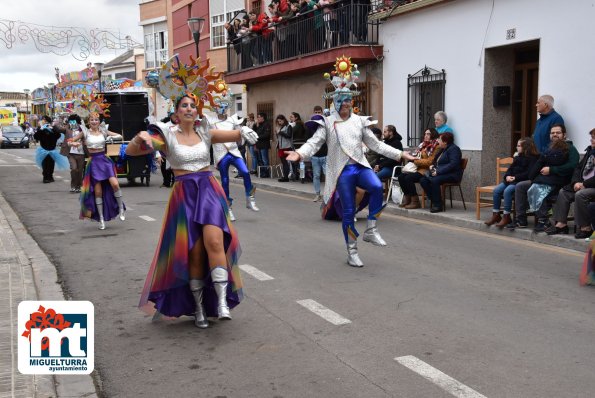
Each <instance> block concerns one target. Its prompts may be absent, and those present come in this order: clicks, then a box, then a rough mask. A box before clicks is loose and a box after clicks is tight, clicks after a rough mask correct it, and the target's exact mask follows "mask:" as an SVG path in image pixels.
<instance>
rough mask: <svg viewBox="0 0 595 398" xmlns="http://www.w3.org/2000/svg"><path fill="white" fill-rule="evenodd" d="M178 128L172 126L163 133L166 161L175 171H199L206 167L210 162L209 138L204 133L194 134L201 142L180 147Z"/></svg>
mask: <svg viewBox="0 0 595 398" xmlns="http://www.w3.org/2000/svg"><path fill="white" fill-rule="evenodd" d="M177 129H178V127H177V126H173V127H172V128H170V129H167V130H166V131H164V135H165V139H166V141H167V161H168V162H169V163H170V164H171V168H172V169H175V170H187V171H199V170H202V169H204V168H205V167H208V166H209V164H210V163H211V162H210V155H209V149H210V145H211V140H210V136H209V135H208V134H206V133H204V132H201V131H197V132H196V133H197V134H198V135H199V137H200V138H201V142H199V143H198V144H196V145H182V144H180V143H178V140H177V138H176V131H177Z"/></svg>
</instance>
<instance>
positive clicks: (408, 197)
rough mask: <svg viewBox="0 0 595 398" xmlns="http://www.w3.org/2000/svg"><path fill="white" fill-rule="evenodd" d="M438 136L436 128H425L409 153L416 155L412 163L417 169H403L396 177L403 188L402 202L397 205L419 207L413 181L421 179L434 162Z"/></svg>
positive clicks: (410, 207) (411, 207)
mask: <svg viewBox="0 0 595 398" xmlns="http://www.w3.org/2000/svg"><path fill="white" fill-rule="evenodd" d="M439 136H440V134H438V132H437V131H436V129H434V128H431V129H427V130H426V132H425V133H424V139H423V141H422V142H421V144H419V145H418V147H417V149H416V150H415V152H412V153H411V154H412V155H413V156H415V157H416V159H415V160H414V161H413V163H414V164H415V166H416V167H417V171H414V172H406V171H403V172H402V173H401V174H399V176H398V177H397V178H398V179H399V185H400V186H401V189H402V190H403V202H402V203H401V204H400V205H399V207H401V208H405V209H409V210H411V209H419V208H420V207H421V205H420V203H419V196H417V188H416V187H415V183H416V182H419V180H421V178H422V177H423V176H424V175H425V174H426V172H427V171H428V170H429V169H430V166H431V165H432V163H433V162H434V157H435V156H436V152H437V151H438V137H439Z"/></svg>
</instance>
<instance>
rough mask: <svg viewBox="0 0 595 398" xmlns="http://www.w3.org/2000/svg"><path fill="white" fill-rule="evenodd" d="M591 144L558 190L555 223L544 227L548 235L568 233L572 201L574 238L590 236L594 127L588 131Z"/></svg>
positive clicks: (594, 182) (594, 191)
mask: <svg viewBox="0 0 595 398" xmlns="http://www.w3.org/2000/svg"><path fill="white" fill-rule="evenodd" d="M589 134H590V135H591V145H590V146H589V147H588V148H587V149H585V156H584V157H583V160H582V161H581V162H580V163H579V164H578V166H576V168H575V169H574V173H573V175H572V180H571V182H570V184H568V185H565V186H564V187H563V188H562V189H560V191H559V192H558V198H557V199H556V204H555V205H554V217H553V218H554V221H555V224H554V225H551V226H549V227H548V228H546V229H545V232H546V233H547V234H548V235H556V234H567V233H568V212H569V211H570V204H571V203H572V202H574V217H575V224H576V226H577V227H578V229H579V230H578V231H577V232H576V234H575V235H574V237H575V238H576V239H585V238H588V237H589V236H591V233H592V232H593V230H592V228H591V217H590V216H589V210H588V207H589V204H590V203H591V202H592V201H595V129H593V130H591V131H590V132H589Z"/></svg>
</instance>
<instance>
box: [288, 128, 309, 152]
mask: <svg viewBox="0 0 595 398" xmlns="http://www.w3.org/2000/svg"><path fill="white" fill-rule="evenodd" d="M287 130H288V132H289V133H290V134H291V139H292V140H293V147H294V148H295V149H299V148H300V147H301V146H302V145H304V143H305V142H306V129H305V127H304V124H303V123H296V124H295V126H293V127H292V126H291V125H290V126H289V127H288V128H287Z"/></svg>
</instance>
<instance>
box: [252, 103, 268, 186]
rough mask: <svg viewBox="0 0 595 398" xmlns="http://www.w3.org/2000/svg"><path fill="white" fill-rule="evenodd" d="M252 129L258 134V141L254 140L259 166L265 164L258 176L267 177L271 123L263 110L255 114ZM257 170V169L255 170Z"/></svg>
mask: <svg viewBox="0 0 595 398" xmlns="http://www.w3.org/2000/svg"><path fill="white" fill-rule="evenodd" d="M254 131H255V132H256V134H258V141H256V150H257V151H258V154H259V155H260V156H259V158H260V161H261V162H262V164H261V165H259V166H258V167H260V166H265V168H264V170H265V171H264V172H263V173H260V177H265V178H268V177H269V170H268V166H269V149H271V124H270V123H269V122H268V121H267V115H266V113H264V112H259V113H258V114H257V115H256V124H255V125H254ZM257 171H258V170H257Z"/></svg>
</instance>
